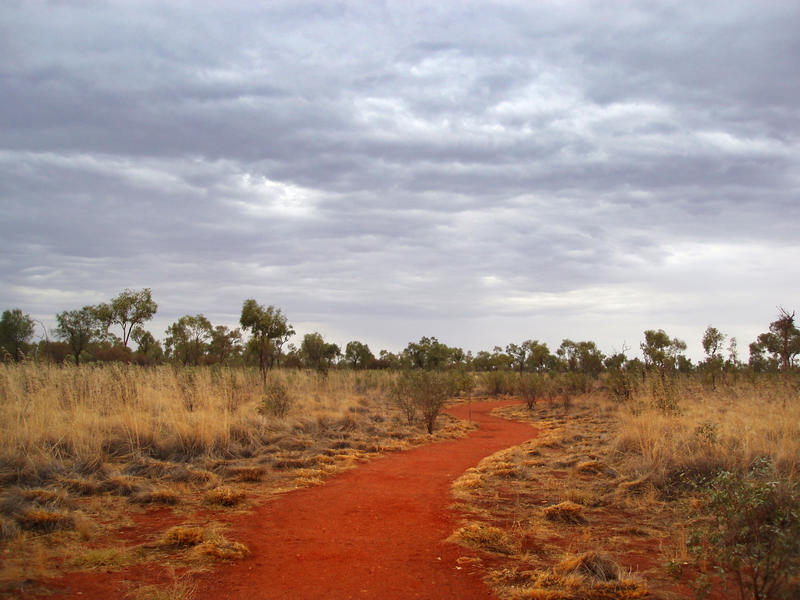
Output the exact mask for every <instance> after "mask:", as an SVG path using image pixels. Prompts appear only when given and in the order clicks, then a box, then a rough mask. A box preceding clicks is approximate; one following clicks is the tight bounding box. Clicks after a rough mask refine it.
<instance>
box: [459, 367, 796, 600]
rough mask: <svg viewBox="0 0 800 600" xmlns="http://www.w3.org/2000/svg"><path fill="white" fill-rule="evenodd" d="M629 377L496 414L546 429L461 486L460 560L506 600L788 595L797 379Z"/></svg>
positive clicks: (792, 579)
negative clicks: (615, 388) (618, 390)
mask: <svg viewBox="0 0 800 600" xmlns="http://www.w3.org/2000/svg"><path fill="white" fill-rule="evenodd" d="M632 384H633V385H632V390H633V393H631V394H629V395H628V398H627V399H626V400H625V401H620V400H618V399H615V398H614V394H613V393H611V390H609V389H608V388H607V387H606V386H604V385H603V382H602V381H601V382H598V385H597V389H595V390H594V391H593V392H592V393H588V394H583V395H580V396H578V397H576V398H573V399H572V401H571V402H570V403H569V404H565V403H563V402H561V401H559V399H558V398H556V399H554V401H548V402H541V401H540V402H537V403H534V404H533V407H532V408H531V409H528V408H527V407H526V406H525V405H524V404H519V405H516V406H513V407H508V408H504V409H501V410H500V411H499V412H500V413H501V414H503V415H504V416H507V417H509V418H514V419H521V420H526V421H530V422H532V423H534V424H535V425H536V426H537V427H539V428H540V435H539V436H538V437H537V438H535V439H533V440H530V441H529V442H526V443H525V444H522V445H520V446H517V447H514V448H510V449H508V450H505V451H502V452H499V453H497V454H495V455H493V456H490V457H487V458H486V459H484V460H483V461H482V462H481V463H480V464H479V465H478V466H477V467H475V468H474V469H470V470H468V471H467V472H466V473H465V474H464V475H463V476H462V477H461V478H459V479H458V480H457V481H456V482H455V484H454V486H453V493H454V496H455V498H456V506H457V507H458V508H459V509H460V510H461V511H463V514H464V519H463V523H462V525H461V527H460V528H459V529H458V530H457V531H455V532H454V533H453V536H452V537H451V540H452V541H454V542H456V543H459V544H462V545H464V546H465V547H467V548H470V549H472V550H473V551H477V554H476V555H475V556H474V557H473V558H465V559H464V560H465V563H467V564H469V566H470V568H472V569H475V570H477V571H478V572H480V573H482V574H483V575H484V576H485V578H486V580H487V582H488V583H489V584H490V585H491V586H492V587H493V588H494V590H495V592H496V593H497V595H498V597H500V598H508V599H522V598H535V599H548V600H556V599H567V598H597V599H601V598H602V599H608V598H644V597H647V598H650V597H652V598H688V597H693V596H695V595H697V596H698V597H706V596H707V595H708V594H711V596H710V597H715V598H730V597H737V598H738V597H741V598H785V597H796V596H793V594H796V593H798V591H800V590H798V582H800V545H798V541H797V533H798V523H797V521H798V519H797V515H798V514H800V494H798V467H800V398H798V393H797V387H796V385H795V383H794V382H792V381H790V380H789V379H787V378H784V377H774V378H766V377H765V378H758V379H753V378H750V379H746V378H737V379H736V380H729V381H727V382H725V383H723V384H721V385H719V386H717V388H716V389H713V388H712V387H710V386H709V385H707V384H704V383H702V382H701V381H700V380H699V379H692V378H685V379H670V380H663V379H661V378H659V377H658V376H657V375H653V376H649V377H648V378H646V379H645V380H644V381H634V382H632ZM665 386H668V387H667V389H665ZM665 397H666V399H667V400H669V401H668V402H665ZM740 593H741V594H742V595H741V596H740Z"/></svg>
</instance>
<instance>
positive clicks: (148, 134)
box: [0, 0, 800, 360]
mask: <svg viewBox="0 0 800 600" xmlns="http://www.w3.org/2000/svg"><path fill="white" fill-rule="evenodd" d="M0 56H2V60H0V98H2V102H0V207H1V208H2V218H1V219H0V281H1V282H2V287H0V310H2V309H5V308H15V307H19V308H22V309H23V310H24V311H25V312H28V313H30V314H31V315H33V316H35V317H36V318H39V319H42V320H43V321H44V322H45V323H46V324H48V326H49V325H53V324H54V323H55V318H54V315H55V313H56V312H60V311H62V310H67V309H73V308H79V307H80V306H83V305H85V304H95V303H97V302H101V301H107V300H109V299H110V298H111V297H112V296H114V295H115V294H117V293H118V292H120V291H121V290H123V289H125V288H132V289H140V288H143V287H149V288H152V291H153V296H154V299H155V300H156V301H157V302H158V304H159V311H158V315H157V317H156V319H155V320H154V321H152V322H151V323H149V328H150V329H151V330H152V331H153V333H154V334H155V335H156V336H157V337H163V335H164V333H163V332H164V329H165V328H166V326H167V325H168V324H169V323H171V322H172V321H174V320H176V319H177V318H178V317H180V316H181V315H184V314H197V313H203V314H205V315H206V316H207V317H208V318H209V319H210V320H211V321H212V323H214V324H227V325H231V326H233V325H237V324H238V318H239V312H240V310H241V305H242V302H243V301H244V300H245V299H246V298H250V297H252V298H255V299H256V300H258V301H259V302H260V303H262V304H265V305H267V304H273V305H275V306H278V307H280V308H281V309H282V310H283V312H284V313H285V314H286V315H287V316H288V318H289V320H290V322H291V323H293V324H294V326H295V328H296V329H297V331H298V334H301V335H302V334H303V333H307V332H310V331H314V330H318V331H319V332H321V333H322V334H323V335H324V336H325V337H326V339H328V340H330V341H334V342H337V343H340V344H345V343H347V342H348V341H349V340H352V339H358V340H361V341H364V342H367V343H368V344H369V345H370V347H371V348H372V349H373V351H374V352H375V353H376V354H377V352H378V351H379V350H380V349H382V348H385V349H388V350H391V351H398V350H401V349H402V348H403V347H405V345H406V344H407V343H408V342H409V341H416V340H418V339H419V338H420V337H421V336H423V335H427V336H436V337H438V338H439V340H440V341H442V342H445V343H447V344H449V345H452V346H460V347H463V348H464V349H465V350H466V349H471V350H473V351H479V350H491V349H492V347H493V346H494V345H502V346H505V345H506V344H507V343H509V342H521V341H523V340H525V339H529V338H532V339H539V340H541V341H545V342H547V343H548V344H549V345H550V347H551V349H553V350H554V349H555V348H557V347H558V345H559V344H560V342H561V340H562V339H563V338H571V339H573V340H583V339H591V340H594V341H596V342H597V343H598V345H599V346H600V348H601V349H602V350H604V351H605V352H607V353H609V352H611V351H612V350H614V349H617V350H619V349H621V348H622V347H623V344H627V346H628V347H630V348H632V349H634V351H631V352H630V353H629V356H632V355H634V354H636V351H638V346H639V343H640V341H641V340H642V338H643V336H642V331H643V330H645V329H657V328H663V329H665V330H666V331H667V333H669V334H670V335H672V336H677V337H680V338H682V339H684V340H685V341H686V342H687V343H688V345H689V354H690V355H691V356H692V357H694V358H699V357H701V356H702V350H701V346H700V338H701V336H702V334H703V331H704V329H705V328H706V326H708V325H714V326H716V327H717V328H718V329H720V330H721V331H723V332H725V333H727V334H729V335H734V336H736V337H737V338H738V340H739V348H740V358H743V359H744V360H746V359H747V344H748V343H749V342H751V341H753V339H754V338H755V336H756V335H757V334H758V333H760V332H762V331H765V330H766V329H767V326H768V324H769V322H770V321H771V320H773V319H774V318H775V316H776V314H777V307H778V306H779V305H780V306H784V307H786V308H787V309H789V310H794V309H795V308H796V309H798V310H800V293H799V292H800V237H799V236H798V226H800V2H796V1H795V2H791V1H781V2H778V1H775V2H756V1H748V2H720V3H705V2H677V3H674V2H669V3H659V2H640V3H633V2H519V3H517V2H501V3H486V2H479V3H470V2H435V3H431V2H418V3H417V2H408V1H400V2H367V1H364V2H351V3H338V2H330V1H327V0H326V1H321V2H316V3H315V2H296V1H294V0H293V1H289V2H268V3H264V4H260V3H256V2H239V3H235V2H234V3H231V2H225V3H205V2H188V1H187V2H169V3H166V5H164V3H162V2H153V3H147V2H142V1H138V0H137V1H131V2H119V3H118V2H108V3H101V2H82V1H80V2H78V1H76V2H67V1H59V2H52V3H44V2H13V1H12V2H9V1H4V0H0ZM40 333H41V332H40V331H38V330H37V335H38V334H40ZM301 335H298V336H297V337H296V338H295V339H294V342H295V343H298V344H299V338H300V337H301Z"/></svg>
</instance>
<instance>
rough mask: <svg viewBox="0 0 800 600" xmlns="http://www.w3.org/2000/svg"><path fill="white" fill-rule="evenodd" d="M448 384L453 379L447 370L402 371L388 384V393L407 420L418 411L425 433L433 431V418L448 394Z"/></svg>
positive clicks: (410, 419) (449, 389)
mask: <svg viewBox="0 0 800 600" xmlns="http://www.w3.org/2000/svg"><path fill="white" fill-rule="evenodd" d="M452 386H453V383H452V381H451V378H450V377H449V375H448V374H447V373H443V372H439V371H422V370H414V371H404V372H403V373H401V374H400V376H399V377H398V379H397V381H396V382H395V384H394V386H393V387H392V391H391V395H392V399H393V401H394V403H395V405H396V406H397V407H398V408H399V409H400V410H401V411H402V412H403V414H404V415H405V417H406V419H407V420H408V422H409V424H411V423H413V422H414V420H415V419H416V416H417V414H420V415H421V416H422V418H423V420H424V422H425V427H426V429H427V430H428V433H433V429H434V427H435V426H436V419H437V418H438V416H439V414H440V413H441V411H442V409H443V408H444V405H445V402H446V401H447V398H448V397H449V396H450V394H451V391H452Z"/></svg>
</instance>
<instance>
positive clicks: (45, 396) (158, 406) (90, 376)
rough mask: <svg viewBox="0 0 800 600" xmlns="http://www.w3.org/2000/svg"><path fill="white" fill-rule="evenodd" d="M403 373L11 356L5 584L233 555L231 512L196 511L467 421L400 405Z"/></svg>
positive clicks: (307, 480) (1, 383) (2, 540)
mask: <svg viewBox="0 0 800 600" xmlns="http://www.w3.org/2000/svg"><path fill="white" fill-rule="evenodd" d="M396 379H397V376H396V375H395V374H393V373H390V372H378V371H370V372H356V371H332V372H330V373H329V374H327V375H321V374H317V373H315V372H306V371H279V370H273V371H271V372H270V373H269V374H268V376H267V378H266V380H265V379H264V378H263V377H262V374H261V373H260V372H259V371H258V370H257V369H242V368H225V367H200V368H173V367H171V366H160V367H149V368H147V367H136V366H129V365H122V364H114V365H108V366H97V367H92V366H82V367H80V368H77V367H70V366H59V367H56V366H48V365H40V364H35V363H22V364H4V365H0V403H2V406H0V544H2V547H3V551H2V553H0V560H2V566H0V593H2V592H6V593H13V592H14V591H15V590H19V589H20V587H19V586H21V585H24V583H25V582H30V581H39V580H42V579H44V578H46V577H49V576H55V575H58V574H59V573H63V572H65V571H70V570H85V569H98V568H102V569H112V570H113V569H118V568H123V567H130V566H131V565H135V564H141V563H146V562H148V561H152V560H157V559H159V557H163V556H165V555H169V556H170V563H172V564H175V565H178V566H179V567H180V568H182V569H184V570H186V569H189V570H191V569H196V568H204V566H205V565H206V564H207V563H208V562H209V561H211V560H220V559H222V560H225V559H235V558H237V557H239V556H242V555H244V554H245V553H246V552H247V549H246V548H244V547H242V546H241V545H240V544H237V542H236V541H235V540H228V539H227V538H226V537H225V531H224V530H225V526H224V523H223V522H222V521H224V519H221V520H220V522H215V521H214V520H213V519H211V520H208V519H204V520H202V523H200V522H199V521H198V520H197V519H196V518H195V516H194V515H195V514H196V513H197V512H198V511H201V510H205V511H208V510H212V511H219V512H220V514H223V515H224V513H225V512H226V511H239V510H246V509H247V507H248V506H250V505H252V503H254V502H258V501H263V500H264V499H266V498H269V497H270V496H272V495H274V494H277V493H280V492H282V491H285V490H289V489H294V488H296V487H298V486H307V485H315V484H318V483H321V482H322V481H323V480H324V478H325V477H327V476H328V475H330V474H331V473H334V472H336V471H338V470H341V469H343V468H348V467H351V466H353V465H355V464H357V463H358V461H361V460H364V459H368V458H370V457H373V456H376V455H378V454H379V453H382V452H389V451H393V450H399V449H403V448H407V447H410V446H413V445H418V444H422V443H427V442H429V441H431V440H436V439H443V438H448V437H454V436H460V435H463V434H464V433H465V432H466V431H467V430H468V429H469V427H468V426H467V425H464V424H461V423H458V422H455V421H454V420H452V419H450V418H449V417H447V416H446V415H441V416H440V417H439V419H438V423H437V427H436V429H435V431H434V433H433V435H429V434H428V433H427V431H426V424H425V423H423V422H421V420H417V419H410V418H409V417H408V415H407V414H405V413H404V412H403V411H401V410H400V408H398V403H397V402H396V399H395V398H394V397H393V394H392V390H393V389H395V388H396V385H395V381H396ZM454 391H457V390H454ZM157 507H166V508H168V509H169V514H170V515H171V516H170V518H168V519H165V520H163V519H162V521H163V522H162V523H161V524H160V526H159V527H156V528H153V529H152V530H148V529H147V528H142V527H141V523H142V521H141V519H139V518H138V517H137V515H141V514H144V512H145V511H148V510H153V509H154V508H157ZM170 527H171V528H172V529H170ZM176 528H177V529H176ZM178 587H181V586H180V585H179V586H178Z"/></svg>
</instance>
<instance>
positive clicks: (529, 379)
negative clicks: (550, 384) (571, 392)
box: [517, 373, 547, 410]
mask: <svg viewBox="0 0 800 600" xmlns="http://www.w3.org/2000/svg"><path fill="white" fill-rule="evenodd" d="M546 387H547V382H546V381H545V379H544V376H542V375H541V374H539V373H524V374H521V375H520V377H519V379H518V380H517V395H518V396H519V397H520V398H522V400H523V401H524V402H525V404H526V406H527V407H528V409H529V410H531V409H533V407H534V405H535V404H536V401H537V400H538V399H539V398H543V397H544V396H546V395H547V391H546Z"/></svg>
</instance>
